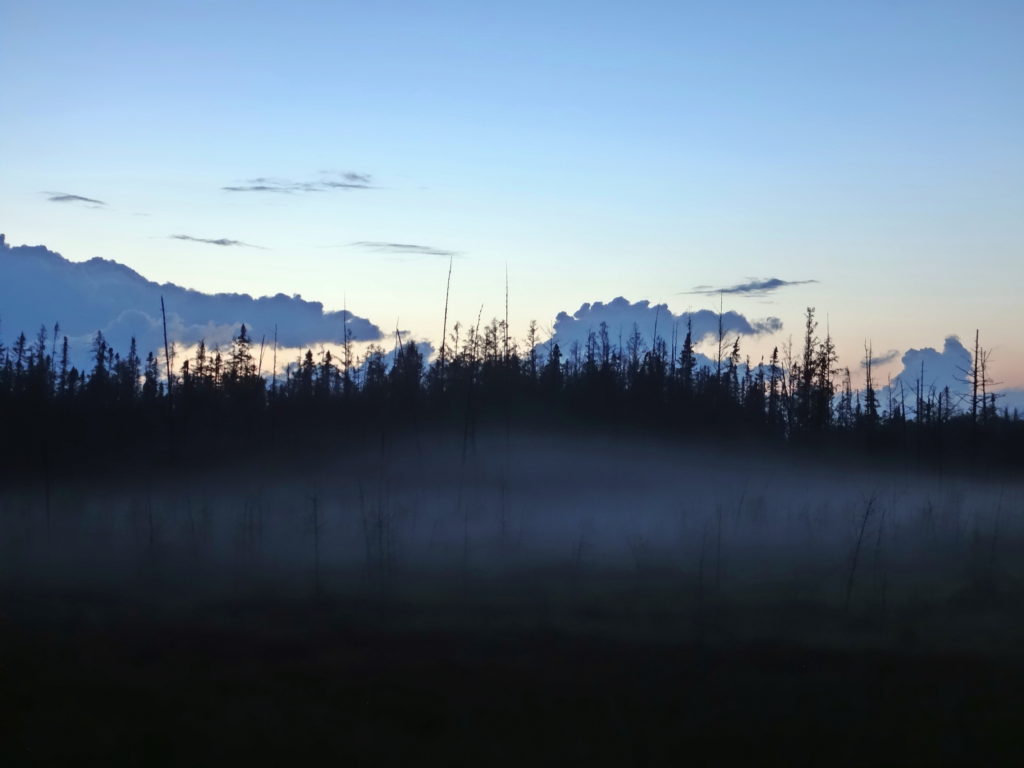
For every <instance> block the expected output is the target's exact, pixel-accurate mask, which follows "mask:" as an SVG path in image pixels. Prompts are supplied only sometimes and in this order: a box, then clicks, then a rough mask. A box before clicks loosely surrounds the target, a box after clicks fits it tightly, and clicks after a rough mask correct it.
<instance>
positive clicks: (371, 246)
mask: <svg viewBox="0 0 1024 768" xmlns="http://www.w3.org/2000/svg"><path fill="white" fill-rule="evenodd" d="M351 245H352V247H353V248H364V249H366V250H369V251H377V252H380V253H398V254H405V255H413V256H458V255H459V252H458V251H449V250H446V249H444V248H434V247H433V246H431V245H416V244H415V243H386V242H379V241H368V240H361V241H359V242H358V243H352V244H351Z"/></svg>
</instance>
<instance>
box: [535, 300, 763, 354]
mask: <svg viewBox="0 0 1024 768" xmlns="http://www.w3.org/2000/svg"><path fill="white" fill-rule="evenodd" d="M602 322H603V323H605V324H606V326H607V329H608V335H609V337H610V341H611V343H612V345H613V346H618V345H619V343H620V340H621V343H622V345H623V346H625V344H626V342H627V340H628V338H629V336H630V334H632V333H633V329H634V327H635V328H636V329H637V330H638V331H639V332H640V334H641V338H642V343H643V345H644V346H645V347H646V348H647V349H650V347H651V342H652V339H653V338H654V329H655V325H657V334H658V337H659V338H661V339H664V340H665V341H666V343H667V344H668V345H669V346H671V339H672V334H673V333H675V334H676V336H677V348H678V347H680V346H681V345H682V343H683V339H684V338H685V336H686V327H687V323H688V322H689V323H690V325H691V326H692V328H693V340H694V343H695V344H696V343H699V342H701V341H705V340H707V339H709V338H714V337H715V336H717V334H718V313H717V312H715V311H713V310H710V309H701V310H698V311H696V312H684V313H681V314H678V315H677V314H674V313H673V312H672V311H671V310H670V309H669V308H668V305H666V304H656V305H653V306H652V305H651V303H650V302H649V301H637V302H633V303H631V302H630V301H628V300H627V299H625V298H624V297H622V296H619V297H617V298H615V299H612V300H611V301H610V302H608V303H607V304H605V303H604V302H600V301H596V302H594V303H593V304H591V303H585V304H583V305H581V306H580V308H579V309H578V310H576V311H575V312H574V313H573V314H571V315H570V314H569V313H567V312H559V313H558V316H557V317H556V318H555V323H554V326H553V327H552V330H553V332H554V334H553V336H552V340H553V341H554V342H555V343H557V344H558V345H559V348H560V349H561V350H562V351H563V353H568V351H569V350H570V349H571V347H572V344H573V343H574V342H576V343H579V344H580V346H581V347H584V346H585V345H586V343H587V337H588V335H589V334H590V333H591V332H593V333H595V334H598V333H599V332H600V327H601V323H602ZM722 330H723V332H724V334H725V335H726V336H729V337H735V336H736V335H742V336H757V335H761V334H771V333H775V332H777V331H780V330H782V321H781V320H779V318H777V317H768V318H764V319H761V320H748V319H747V318H746V317H744V316H743V315H741V314H740V313H738V312H734V311H729V312H725V313H723V314H722ZM730 340H731V339H730ZM670 351H671V350H670Z"/></svg>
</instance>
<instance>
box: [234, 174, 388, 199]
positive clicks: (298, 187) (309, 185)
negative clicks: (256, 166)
mask: <svg viewBox="0 0 1024 768" xmlns="http://www.w3.org/2000/svg"><path fill="white" fill-rule="evenodd" d="M321 173H323V174H324V175H327V176H333V177H334V178H326V179H318V180H316V181H292V180H291V179H281V178H277V177H272V176H257V177H256V178H254V179H246V180H245V182H244V183H242V184H234V185H229V186H225V187H221V189H222V190H224V191H225V192H275V193H278V194H285V195H290V194H294V193H296V192H327V191H329V190H332V189H374V188H375V187H374V186H373V183H372V182H373V177H372V176H370V174H368V173H356V172H354V171H341V172H338V171H322V172H321Z"/></svg>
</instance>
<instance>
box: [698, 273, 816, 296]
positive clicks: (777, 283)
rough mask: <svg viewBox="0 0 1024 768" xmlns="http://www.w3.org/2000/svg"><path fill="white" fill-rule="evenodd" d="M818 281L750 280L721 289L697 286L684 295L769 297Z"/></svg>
mask: <svg viewBox="0 0 1024 768" xmlns="http://www.w3.org/2000/svg"><path fill="white" fill-rule="evenodd" d="M816 282H818V281H817V280H782V279H781V278H778V277H765V278H749V279H748V281H747V282H745V283H738V284H736V285H730V286H725V287H720V288H715V287H714V286H710V285H696V286H694V287H693V288H692V289H691V290H689V291H683V292H682V293H684V294H700V295H703V296H717V295H718V294H723V293H726V294H731V295H742V296H767V295H768V294H770V293H774V292H775V291H777V290H779V289H780V288H787V287H789V286H793V285H807V284H809V283H816Z"/></svg>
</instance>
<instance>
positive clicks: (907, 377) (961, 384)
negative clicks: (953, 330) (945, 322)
mask: <svg viewBox="0 0 1024 768" xmlns="http://www.w3.org/2000/svg"><path fill="white" fill-rule="evenodd" d="M900 362H901V363H902V366H903V367H902V368H901V369H900V372H899V373H897V374H896V375H895V376H893V378H892V382H891V387H892V390H891V391H892V397H893V400H895V401H897V402H898V401H899V400H900V399H901V398H905V399H906V402H907V406H908V412H909V415H910V416H913V401H914V396H915V393H916V392H917V388H918V383H919V382H920V384H921V388H922V389H923V391H924V393H925V394H926V395H927V394H928V393H930V392H934V393H939V392H942V391H943V390H944V389H945V388H946V387H949V392H950V395H951V396H952V399H953V404H954V405H958V406H960V407H961V408H962V407H964V405H965V404H966V398H967V391H968V389H969V386H968V385H967V381H966V376H967V374H966V373H965V371H968V370H970V367H971V353H970V351H968V350H967V348H966V347H964V345H963V344H961V343H960V339H958V338H957V337H956V336H947V337H946V340H945V341H944V342H943V345H942V351H941V352H940V351H939V350H937V349H935V348H934V347H923V348H921V349H908V350H907V351H906V352H904V353H903V357H902V358H901V360H900ZM880 389H881V390H882V391H883V392H886V388H885V387H881V388H880ZM885 396H886V397H888V393H887V392H886V395H885Z"/></svg>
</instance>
